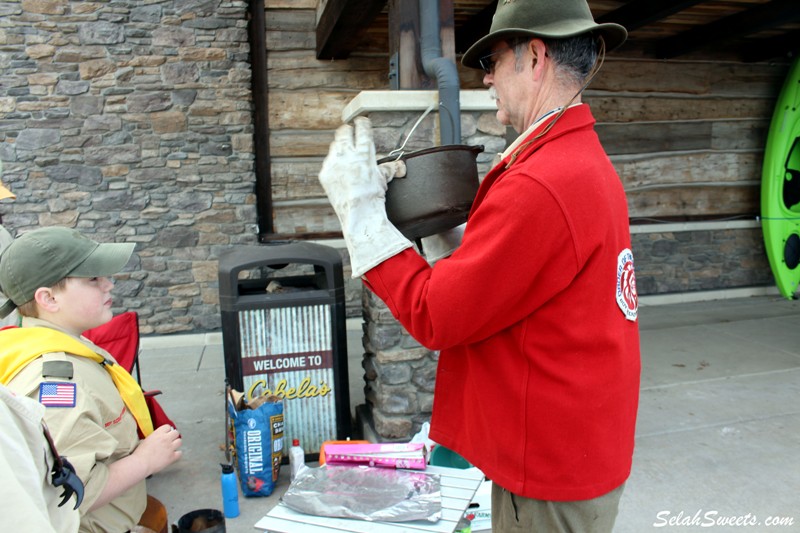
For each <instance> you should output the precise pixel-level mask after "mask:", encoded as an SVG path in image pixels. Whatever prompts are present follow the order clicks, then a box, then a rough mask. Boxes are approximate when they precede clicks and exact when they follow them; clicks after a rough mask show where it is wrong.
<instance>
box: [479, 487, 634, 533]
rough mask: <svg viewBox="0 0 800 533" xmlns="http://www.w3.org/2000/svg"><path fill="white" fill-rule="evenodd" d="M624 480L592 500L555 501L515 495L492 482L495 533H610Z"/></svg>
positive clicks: (493, 528) (615, 517)
mask: <svg viewBox="0 0 800 533" xmlns="http://www.w3.org/2000/svg"><path fill="white" fill-rule="evenodd" d="M624 487H625V484H624V483H623V484H622V485H620V486H619V487H617V488H616V489H614V490H612V491H611V492H609V493H607V494H604V495H602V496H598V497H597V498H594V499H591V500H579V501H571V502H553V501H546V500H534V499H532V498H524V497H522V496H518V495H516V494H512V493H510V492H509V491H507V490H506V489H504V488H503V487H501V486H499V485H497V484H496V483H493V484H492V533H540V532H541V533H611V530H612V529H613V528H614V522H615V521H616V519H617V509H618V508H619V500H620V497H622V491H623V489H624Z"/></svg>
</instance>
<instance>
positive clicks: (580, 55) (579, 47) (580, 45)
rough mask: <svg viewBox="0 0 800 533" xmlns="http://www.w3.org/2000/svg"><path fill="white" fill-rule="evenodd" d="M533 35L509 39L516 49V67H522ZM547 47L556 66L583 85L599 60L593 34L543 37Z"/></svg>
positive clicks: (509, 42)
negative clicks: (559, 37) (526, 49)
mask: <svg viewBox="0 0 800 533" xmlns="http://www.w3.org/2000/svg"><path fill="white" fill-rule="evenodd" d="M530 41H531V37H529V36H525V37H516V38H512V39H509V40H508V41H507V42H508V46H509V47H511V48H513V49H514V56H515V58H516V67H517V69H520V68H521V67H522V65H521V64H520V61H521V59H522V56H523V53H524V51H525V48H526V47H527V46H528V43H529V42H530ZM542 41H544V45H545V47H546V48H547V55H548V56H549V57H550V59H551V60H552V61H553V62H554V63H555V64H556V67H557V68H558V70H559V71H560V72H561V74H563V75H565V76H566V77H567V78H568V79H569V81H572V82H574V83H577V84H578V85H583V83H584V82H585V81H586V78H587V77H588V76H589V73H590V72H591V71H592V67H593V66H594V64H595V62H596V61H597V49H598V41H597V38H596V37H595V36H593V35H591V34H583V35H577V36H575V37H567V38H564V39H542Z"/></svg>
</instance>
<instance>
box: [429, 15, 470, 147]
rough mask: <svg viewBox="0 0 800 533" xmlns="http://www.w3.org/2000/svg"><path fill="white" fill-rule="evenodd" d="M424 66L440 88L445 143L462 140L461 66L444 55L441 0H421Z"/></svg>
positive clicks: (441, 133)
mask: <svg viewBox="0 0 800 533" xmlns="http://www.w3.org/2000/svg"><path fill="white" fill-rule="evenodd" d="M419 18H420V34H421V35H420V41H421V42H420V46H421V55H422V68H423V69H424V70H425V74H427V75H428V76H430V77H432V78H435V79H436V85H437V87H438V88H439V126H440V137H439V138H440V141H441V144H442V145H447V144H461V103H460V101H459V98H460V97H459V91H460V86H459V80H458V69H457V68H456V65H455V63H454V62H453V61H451V60H449V59H447V58H445V57H442V42H441V39H440V37H439V31H440V25H441V24H440V21H439V2H438V1H436V2H433V1H431V0H419Z"/></svg>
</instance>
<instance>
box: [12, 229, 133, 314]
mask: <svg viewBox="0 0 800 533" xmlns="http://www.w3.org/2000/svg"><path fill="white" fill-rule="evenodd" d="M134 246H136V245H135V244H134V243H102V244H100V243H97V242H95V241H93V240H91V239H89V238H88V237H85V236H84V235H82V234H81V233H80V232H79V231H77V230H74V229H70V228H62V227H55V226H54V227H46V228H39V229H36V230H33V231H30V232H28V233H25V234H23V235H22V236H20V237H17V238H16V239H14V242H12V243H11V244H10V245H9V246H8V248H6V249H5V250H4V251H3V254H2V255H0V289H2V291H3V294H5V295H6V297H7V298H8V300H7V301H6V302H5V303H3V304H2V306H0V318H4V317H6V316H8V314H9V313H11V311H13V310H14V309H15V308H16V307H17V306H19V305H22V304H24V303H26V302H29V301H31V300H33V297H34V294H35V293H36V290H37V289H38V288H40V287H50V286H52V285H54V284H56V283H57V282H59V281H61V280H62V279H64V278H66V277H74V278H94V277H107V276H112V275H114V274H116V273H117V272H119V271H120V270H122V268H123V267H124V266H125V264H126V263H127V262H128V259H130V257H131V254H132V253H133V248H134Z"/></svg>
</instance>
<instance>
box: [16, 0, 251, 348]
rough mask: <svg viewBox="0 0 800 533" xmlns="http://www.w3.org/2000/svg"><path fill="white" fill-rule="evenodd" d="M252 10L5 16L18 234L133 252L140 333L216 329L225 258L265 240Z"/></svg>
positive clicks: (116, 4)
mask: <svg viewBox="0 0 800 533" xmlns="http://www.w3.org/2000/svg"><path fill="white" fill-rule="evenodd" d="M246 10H247V3H246V2H244V1H233V0H204V1H203V0H199V1H195V0H163V1H158V2H137V1H133V0H130V1H127V0H122V1H111V2H109V1H98V2H82V1H81V2H79V1H69V0H22V1H19V0H6V1H4V2H2V3H0V159H2V161H3V162H4V165H5V173H4V176H3V180H4V182H5V183H6V184H7V185H8V186H9V187H10V188H11V189H12V190H13V191H14V192H15V193H16V194H17V199H16V201H15V202H14V203H5V202H4V204H3V206H2V210H3V211H2V212H3V221H4V224H5V225H6V227H8V228H9V229H11V230H12V231H15V232H17V233H19V232H24V231H26V230H29V229H32V228H35V227H38V226H46V225H64V226H72V227H77V228H79V229H80V230H81V231H83V232H85V233H87V234H89V235H90V236H91V237H93V238H95V239H96V240H99V241H107V242H112V241H118V242H119V241H125V242H135V243H137V248H136V252H135V258H134V260H133V262H132V263H131V264H129V265H128V268H127V270H128V271H129V272H128V274H126V275H123V276H121V277H120V280H119V281H118V284H117V288H116V290H115V294H116V298H117V300H116V301H117V306H118V308H125V309H133V310H136V311H138V312H139V313H140V317H141V328H142V333H144V334H147V333H174V332H181V331H186V332H189V331H203V330H210V329H216V328H218V327H219V313H218V306H217V303H218V294H217V291H218V289H217V263H216V258H217V256H218V253H219V251H220V250H221V249H223V248H226V247H228V246H229V245H232V244H237V243H254V242H255V241H256V235H257V228H256V226H255V222H256V220H257V217H256V212H255V196H254V182H255V176H254V173H253V141H252V130H253V128H252V123H251V91H250V65H249V63H248V57H249V48H248V37H247V18H246Z"/></svg>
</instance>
